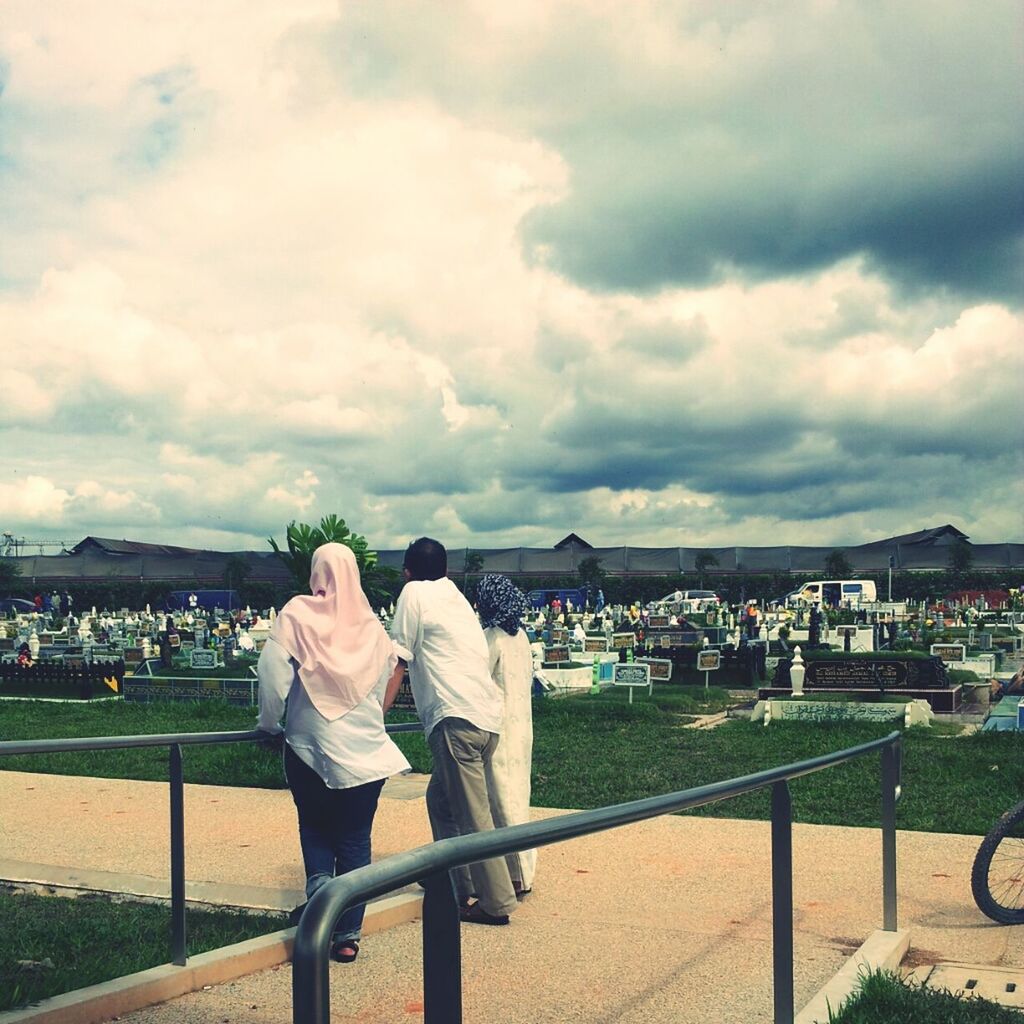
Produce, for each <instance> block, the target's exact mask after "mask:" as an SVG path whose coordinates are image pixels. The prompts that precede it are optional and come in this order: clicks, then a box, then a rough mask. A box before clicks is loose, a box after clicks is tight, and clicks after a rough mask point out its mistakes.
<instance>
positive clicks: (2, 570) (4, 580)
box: [0, 558, 21, 596]
mask: <svg viewBox="0 0 1024 1024" xmlns="http://www.w3.org/2000/svg"><path fill="white" fill-rule="evenodd" d="M20 575H21V566H20V565H18V564H17V563H16V562H14V561H12V560H11V559H9V558H0V590H6V589H7V588H8V587H9V586H10V585H11V584H12V583H13V582H14V581H15V580H16V579H17V578H18V577H19V576H20ZM5 596H6V595H5Z"/></svg>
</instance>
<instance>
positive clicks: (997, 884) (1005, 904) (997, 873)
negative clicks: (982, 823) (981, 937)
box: [971, 801, 1024, 924]
mask: <svg viewBox="0 0 1024 1024" xmlns="http://www.w3.org/2000/svg"><path fill="white" fill-rule="evenodd" d="M1004 844H1005V845H1004ZM993 865H995V867H993ZM971 892H972V893H973V895H974V902H975V903H977V904H978V909H979V910H980V911H981V912H982V913H983V914H984V915H985V916H986V917H990V918H991V919H992V920H993V921H998V922H999V923H1000V924H1024V801H1022V802H1021V803H1019V804H1017V806H1016V807H1011V808H1010V810H1008V811H1007V812H1006V813H1005V814H1002V815H1000V818H999V820H998V821H997V822H996V823H995V825H994V826H993V827H992V829H991V830H990V831H989V833H988V835H987V836H985V838H984V839H983V840H982V841H981V846H979V847H978V852H977V854H976V855H975V857H974V866H973V868H972V869H971Z"/></svg>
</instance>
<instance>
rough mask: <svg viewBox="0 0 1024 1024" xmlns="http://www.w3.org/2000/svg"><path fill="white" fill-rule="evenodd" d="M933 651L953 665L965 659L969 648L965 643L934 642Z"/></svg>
mask: <svg viewBox="0 0 1024 1024" xmlns="http://www.w3.org/2000/svg"><path fill="white" fill-rule="evenodd" d="M931 653H932V654H933V655H935V656H936V657H938V658H941V659H942V660H943V661H944V662H945V663H946V664H947V665H951V664H955V663H957V662H960V661H963V660H964V658H965V657H966V655H967V650H966V648H965V647H964V645H963V644H932V646H931Z"/></svg>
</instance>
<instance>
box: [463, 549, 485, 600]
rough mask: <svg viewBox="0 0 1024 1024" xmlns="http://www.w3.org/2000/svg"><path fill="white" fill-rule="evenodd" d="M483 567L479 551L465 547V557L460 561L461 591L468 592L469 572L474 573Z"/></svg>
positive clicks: (482, 558)
mask: <svg viewBox="0 0 1024 1024" xmlns="http://www.w3.org/2000/svg"><path fill="white" fill-rule="evenodd" d="M483 567H484V556H483V555H482V554H480V552H479V551H470V550H469V548H466V558H465V561H464V562H463V563H462V592H463V593H464V594H468V587H469V574H470V573H473V574H476V573H478V572H480V570H481V569H483Z"/></svg>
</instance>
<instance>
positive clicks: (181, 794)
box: [0, 722, 423, 967]
mask: <svg viewBox="0 0 1024 1024" xmlns="http://www.w3.org/2000/svg"><path fill="white" fill-rule="evenodd" d="M422 728H423V727H422V726H421V725H420V724H419V722H408V723H401V724H394V725H388V726H387V731H388V732H389V733H396V732H419V731H421V730H422ZM266 736H267V734H266V733H262V732H257V731H255V730H251V731H241V732H183V733H160V734H154V735H152V736H85V737H80V738H76V739H58V740H7V741H6V742H3V743H0V757H3V756H5V755H14V754H58V753H67V752H71V751H82V750H129V749H135V748H138V747H167V748H168V751H169V763H168V776H169V782H170V819H171V830H170V847H171V849H170V859H171V963H172V964H175V965H177V966H179V967H183V966H184V965H185V962H186V953H185V946H186V941H187V934H186V926H185V786H184V776H183V774H182V764H181V748H182V747H185V746H195V745H197V744H201V743H244V742H253V741H257V740H261V739H265V738H266Z"/></svg>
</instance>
